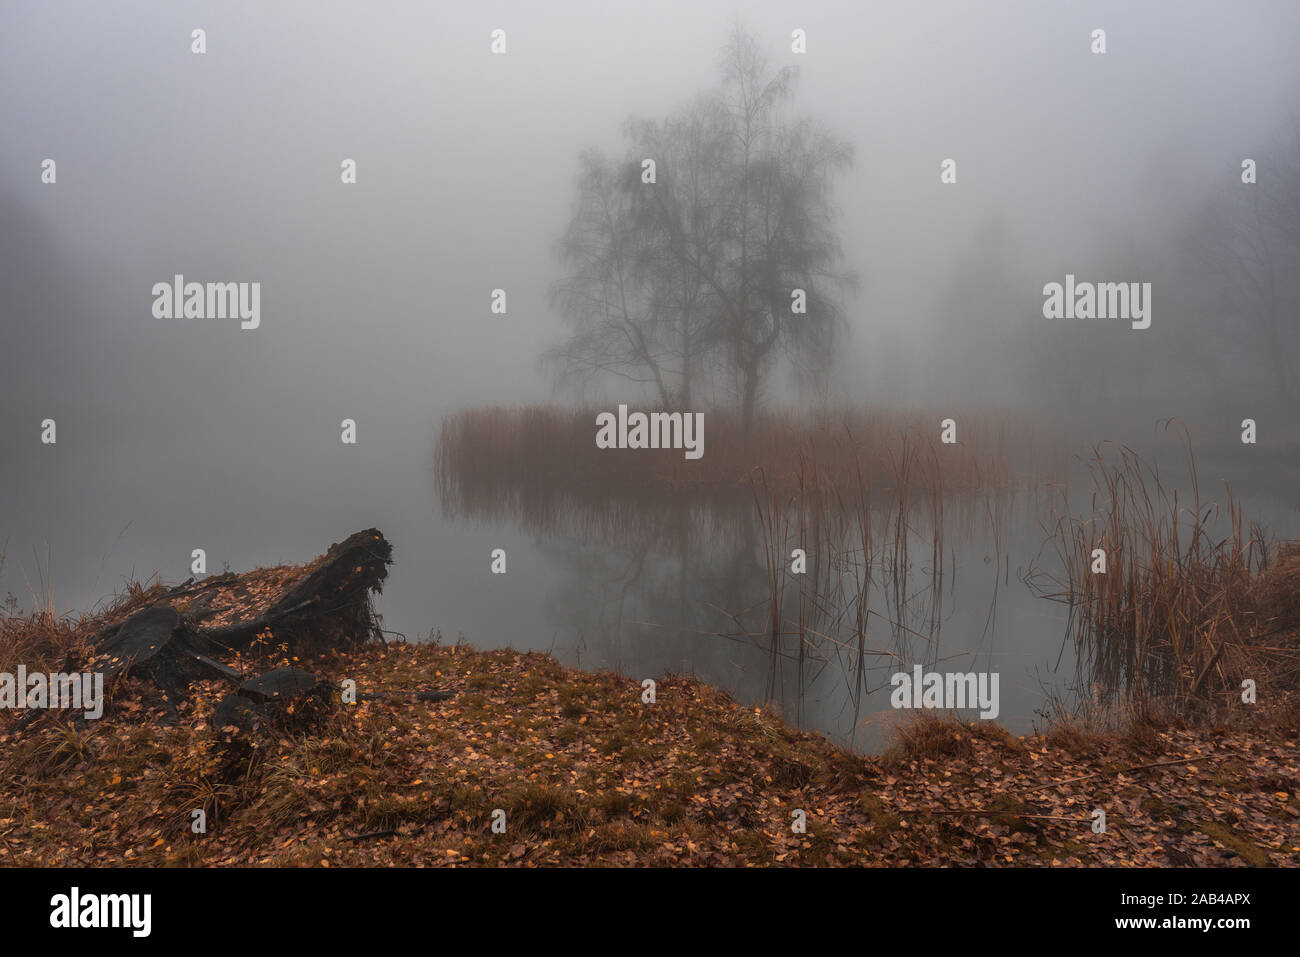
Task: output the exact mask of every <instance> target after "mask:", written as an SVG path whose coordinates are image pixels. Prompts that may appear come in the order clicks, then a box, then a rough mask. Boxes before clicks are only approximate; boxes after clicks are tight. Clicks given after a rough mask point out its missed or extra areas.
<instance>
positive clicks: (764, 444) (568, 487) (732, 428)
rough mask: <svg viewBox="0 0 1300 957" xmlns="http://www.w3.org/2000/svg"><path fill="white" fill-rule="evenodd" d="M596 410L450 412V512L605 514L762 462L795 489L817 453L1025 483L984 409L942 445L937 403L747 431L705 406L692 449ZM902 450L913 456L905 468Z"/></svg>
mask: <svg viewBox="0 0 1300 957" xmlns="http://www.w3.org/2000/svg"><path fill="white" fill-rule="evenodd" d="M598 411H599V410H596V409H563V408H559V407H557V406H526V407H522V408H505V407H500V406H496V407H489V408H480V409H470V410H466V411H462V412H459V413H456V414H454V415H451V416H449V417H447V418H446V419H444V420H443V423H442V429H441V433H440V435H439V438H438V441H437V445H436V449H435V455H434V465H435V477H436V483H437V488H438V491H439V494H440V498H441V501H442V507H443V511H444V513H445V514H447V515H448V517H457V516H460V515H473V516H477V517H485V518H504V517H514V518H518V517H521V516H522V517H524V519H525V520H526V521H529V522H530V523H532V524H536V525H541V526H544V525H547V524H548V523H550V522H554V521H557V520H560V518H561V516H564V517H565V518H566V519H567V517H568V516H567V515H566V513H568V512H570V511H572V510H573V509H574V508H587V509H590V510H592V512H593V513H594V514H596V515H600V514H601V513H602V510H603V509H605V508H607V507H608V506H609V505H610V504H611V503H614V502H617V501H620V500H622V501H627V500H633V501H635V502H637V504H639V505H652V504H654V502H655V501H656V500H660V501H674V502H680V501H682V500H683V499H689V500H691V501H694V502H699V503H702V504H703V503H708V504H713V503H718V502H726V501H735V500H736V499H737V498H738V497H741V498H743V497H745V496H746V494H747V490H748V487H749V481H750V475H751V474H752V473H753V472H754V471H755V470H757V471H759V472H761V473H763V474H764V475H766V476H767V478H768V481H769V482H770V483H771V484H773V486H774V487H775V490H776V491H778V492H781V493H789V492H797V491H798V488H799V482H800V473H799V470H798V469H797V468H796V466H797V464H798V463H799V462H800V461H804V460H806V461H811V462H816V463H817V480H818V483H819V485H820V486H822V487H827V488H842V489H852V488H853V487H854V486H855V485H857V484H858V482H859V481H860V480H866V481H868V482H870V483H871V484H872V485H876V486H885V485H888V484H890V483H891V482H898V481H905V482H907V483H908V484H909V485H910V486H915V487H917V488H923V489H929V488H935V487H940V486H942V487H943V488H944V489H946V490H948V491H956V490H961V489H968V490H969V489H979V490H986V491H987V490H990V489H1004V488H1012V487H1014V486H1016V485H1017V484H1018V482H1017V478H1016V473H1015V470H1014V468H1013V463H1012V459H1013V455H1012V451H1013V450H1012V446H1013V443H1012V441H1011V439H1010V438H1009V432H1008V428H1007V426H1006V425H1005V424H1004V423H1002V422H1001V421H996V420H993V419H988V418H980V417H977V416H971V417H969V418H963V420H962V422H961V423H960V429H961V431H960V435H959V438H960V441H959V442H958V443H957V444H956V445H946V446H941V445H940V443H939V422H940V417H939V416H937V415H935V416H924V415H920V414H916V413H888V412H872V411H867V410H843V411H840V412H837V413H833V414H832V413H809V414H796V413H793V412H767V413H764V414H762V415H760V416H759V418H758V420H757V422H756V424H755V426H754V431H753V437H752V438H751V440H750V441H749V442H748V443H746V442H745V441H744V439H743V437H742V436H743V433H742V430H741V428H740V422H739V421H738V420H737V418H736V417H735V416H733V415H730V414H728V413H726V412H709V413H707V414H706V416H705V430H704V439H705V446H704V447H705V452H704V456H703V457H702V458H700V459H698V460H687V459H686V458H685V457H684V455H683V454H682V452H681V450H675V449H600V448H597V447H596V444H595V436H596V425H595V422H596V415H597V412H598ZM1016 434H1021V433H1019V432H1017V433H1016ZM898 461H905V462H907V463H908V467H907V468H906V469H904V470H902V471H899V470H898V469H896V468H894V465H893V463H895V462H898ZM599 520H600V521H604V520H605V519H603V518H601V519H599Z"/></svg>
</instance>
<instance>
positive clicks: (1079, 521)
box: [1034, 447, 1300, 711]
mask: <svg viewBox="0 0 1300 957" xmlns="http://www.w3.org/2000/svg"><path fill="white" fill-rule="evenodd" d="M1187 471H1188V482H1187V484H1186V486H1185V488H1186V491H1180V489H1179V488H1177V487H1172V486H1170V485H1169V484H1167V483H1166V482H1165V481H1164V480H1163V479H1162V478H1161V476H1160V474H1159V471H1158V470H1157V469H1156V468H1154V467H1152V466H1150V465H1148V464H1146V463H1145V462H1144V461H1143V460H1142V459H1140V458H1139V457H1138V456H1137V454H1136V453H1134V452H1133V451H1132V450H1131V449H1129V448H1127V447H1120V448H1118V449H1117V450H1115V452H1114V453H1113V455H1112V456H1111V457H1110V458H1109V459H1108V458H1107V456H1106V455H1105V454H1104V453H1103V451H1102V450H1101V449H1096V450H1094V453H1093V458H1092V461H1091V463H1090V472H1091V474H1092V477H1093V482H1094V490H1093V493H1092V496H1091V508H1090V509H1089V512H1088V514H1086V515H1084V516H1082V517H1074V516H1070V515H1068V514H1066V515H1061V514H1059V513H1058V514H1057V516H1056V517H1055V522H1054V524H1052V525H1051V527H1050V534H1051V541H1052V542H1053V543H1054V545H1055V548H1054V550H1055V552H1056V556H1057V558H1058V559H1059V571H1057V572H1055V573H1053V574H1051V575H1044V574H1041V573H1037V572H1036V573H1035V575H1034V579H1035V580H1036V582H1037V583H1038V585H1039V589H1040V591H1041V592H1042V593H1043V594H1044V595H1045V596H1046V597H1049V598H1054V599H1056V600H1059V601H1063V602H1065V603H1067V604H1068V605H1069V607H1070V635H1071V636H1072V637H1073V639H1074V645H1075V648H1076V652H1077V655H1078V659H1079V665H1080V672H1079V673H1080V674H1081V675H1084V676H1086V678H1085V680H1091V681H1092V682H1093V684H1094V685H1095V692H1096V693H1097V694H1098V695H1100V696H1102V697H1104V698H1106V699H1109V698H1111V697H1112V696H1120V697H1122V698H1123V699H1124V700H1125V701H1126V702H1129V703H1132V702H1135V701H1137V702H1141V701H1147V700H1159V701H1160V702H1162V703H1165V704H1167V705H1169V706H1170V707H1173V708H1174V709H1175V710H1177V711H1186V710H1187V709H1189V708H1191V707H1193V706H1199V705H1212V704H1218V705H1224V704H1227V703H1229V702H1232V701H1237V702H1239V701H1240V700H1241V695H1242V682H1243V681H1244V680H1245V679H1248V678H1249V679H1253V680H1255V682H1256V683H1257V686H1258V688H1259V694H1260V695H1261V696H1263V695H1264V694H1265V693H1266V691H1265V689H1266V687H1267V688H1268V690H1269V691H1276V692H1283V691H1287V690H1291V689H1294V688H1295V687H1296V684H1297V679H1300V648H1297V641H1296V635H1295V631H1294V629H1295V627H1296V626H1297V625H1298V624H1300V616H1297V615H1291V616H1290V618H1289V619H1288V617H1287V612H1288V608H1291V607H1292V606H1290V605H1289V604H1288V603H1287V600H1283V599H1279V598H1278V597H1277V596H1279V595H1282V596H1286V595H1289V596H1290V598H1289V601H1296V596H1297V595H1300V556H1297V554H1296V551H1295V549H1294V548H1293V547H1292V548H1288V547H1285V546H1283V547H1278V546H1275V545H1274V544H1272V543H1271V542H1270V540H1269V537H1268V536H1267V534H1266V533H1265V531H1264V530H1263V529H1262V528H1260V527H1259V526H1258V525H1257V524H1251V525H1250V526H1247V523H1246V521H1245V518H1244V517H1243V514H1242V508H1241V505H1240V503H1239V502H1238V501H1237V499H1236V498H1235V496H1234V495H1233V494H1232V491H1231V489H1230V488H1225V495H1224V502H1223V505H1222V507H1220V505H1219V504H1218V503H1216V502H1213V501H1206V500H1204V499H1203V498H1202V496H1201V490H1200V485H1199V482H1198V480H1197V475H1196V463H1195V459H1194V457H1193V455H1192V453H1191V451H1190V448H1188V451H1187ZM1097 550H1101V552H1104V556H1105V571H1104V572H1101V571H1100V570H1099V569H1100V565H1099V564H1098V563H1097V557H1096V556H1097V554H1098V553H1097ZM1270 564H1272V565H1274V566H1275V568H1274V569H1273V570H1270ZM1270 600H1271V601H1273V603H1274V605H1276V606H1277V607H1276V608H1274V609H1272V610H1270V606H1269V604H1268V602H1269V601H1270Z"/></svg>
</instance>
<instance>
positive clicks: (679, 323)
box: [550, 29, 854, 435]
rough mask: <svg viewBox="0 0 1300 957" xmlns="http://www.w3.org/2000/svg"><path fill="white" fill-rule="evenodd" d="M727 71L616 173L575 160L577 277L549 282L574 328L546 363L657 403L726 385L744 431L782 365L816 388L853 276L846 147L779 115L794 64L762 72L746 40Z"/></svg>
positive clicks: (571, 235) (725, 62)
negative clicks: (797, 300) (848, 264)
mask: <svg viewBox="0 0 1300 957" xmlns="http://www.w3.org/2000/svg"><path fill="white" fill-rule="evenodd" d="M722 74H723V83H722V87H721V89H720V90H718V91H717V92H714V93H711V94H708V95H704V96H701V97H698V98H697V99H696V100H694V101H692V102H691V103H689V104H687V105H686V106H685V107H684V108H682V109H681V110H679V111H678V112H676V113H674V114H673V115H672V116H670V117H669V118H668V119H666V120H663V121H653V120H636V119H634V120H631V121H629V123H628V124H627V127H626V134H627V138H628V140H629V144H630V148H629V151H628V154H627V157H626V159H625V160H624V161H623V162H622V163H618V164H615V163H613V162H611V161H608V160H603V159H600V158H599V157H598V156H597V155H596V154H584V158H583V162H582V165H581V167H580V171H579V178H578V197H579V198H578V201H577V204H576V205H575V210H574V215H573V219H572V220H571V222H570V225H569V229H568V231H567V232H566V234H565V240H564V242H563V244H562V247H561V256H562V258H563V260H564V262H565V264H566V266H567V267H568V268H569V270H570V272H569V275H568V276H567V277H566V278H565V279H564V280H562V281H561V282H560V283H558V284H557V285H556V287H555V289H556V301H557V302H558V303H559V304H561V305H562V306H564V307H565V309H566V314H567V317H568V318H569V320H570V321H571V322H573V323H574V324H575V325H576V326H577V331H576V332H575V334H574V335H573V337H572V338H571V339H570V340H569V341H568V342H567V343H565V344H564V345H562V346H561V347H559V348H558V349H556V350H553V351H552V353H551V354H550V357H551V358H552V359H554V360H558V361H559V362H560V368H561V374H564V375H572V374H573V373H575V372H578V371H581V372H584V373H589V374H595V373H599V372H611V373H614V374H616V375H620V376H622V377H624V378H628V379H632V380H633V381H639V382H645V383H650V384H652V385H653V386H654V388H655V389H656V390H657V392H658V394H659V397H660V400H661V401H662V402H664V403H665V404H670V403H671V401H672V400H677V401H680V402H689V401H690V400H691V397H692V395H693V391H692V390H693V388H694V385H695V383H697V382H698V381H699V380H700V379H701V377H702V376H704V375H716V374H719V373H722V374H726V375H729V376H731V377H732V378H733V379H734V382H735V386H736V394H737V398H738V402H739V406H740V410H741V414H742V419H743V422H744V428H745V433H746V435H748V434H749V433H750V431H751V429H752V424H753V419H754V412H755V408H756V405H757V402H758V399H759V392H760V388H761V385H762V383H763V381H764V379H765V377H766V376H767V374H768V373H769V372H770V370H771V369H772V368H773V366H774V365H775V364H776V362H777V360H778V358H779V357H781V356H784V357H786V358H787V359H788V360H789V361H790V362H791V363H792V364H793V365H794V367H795V368H796V370H798V371H800V372H802V374H803V375H804V376H805V377H806V378H811V379H814V380H815V379H817V378H818V377H821V376H824V375H825V373H826V371H827V366H828V364H829V362H830V359H831V356H832V355H833V345H834V338H835V335H836V333H837V331H838V329H839V328H840V327H841V326H842V325H843V318H842V314H841V311H840V306H839V303H838V300H837V298H836V295H837V294H838V293H840V292H842V291H844V290H845V289H847V288H850V287H851V286H852V285H853V283H854V278H853V276H852V274H851V273H848V272H842V271H839V270H838V267H839V264H840V261H841V259H842V253H841V249H840V245H839V240H838V237H837V235H836V233H835V229H834V222H833V221H834V209H833V207H832V205H831V201H830V198H831V197H830V193H831V186H832V185H833V181H834V179H835V176H836V174H838V173H839V172H841V171H842V170H844V169H846V168H847V167H848V165H849V164H850V162H851V160H852V149H851V147H850V146H849V144H848V143H846V142H844V141H843V140H841V139H839V138H838V137H836V136H835V135H833V134H832V133H831V132H829V131H828V130H826V129H825V128H823V127H822V126H820V125H819V124H817V123H816V122H814V121H812V120H809V119H789V118H787V116H786V108H787V107H788V105H789V100H790V97H791V91H792V84H793V81H794V78H795V71H794V69H793V68H792V67H786V68H782V69H779V70H773V69H771V68H770V66H769V63H768V61H767V59H766V58H765V57H764V56H763V55H762V53H761V52H760V51H759V49H758V46H757V44H756V42H755V41H754V39H753V38H752V37H751V36H749V35H748V34H746V33H745V32H744V31H742V30H739V29H737V30H736V31H734V32H733V34H732V36H731V38H730V40H729V41H728V43H727V45H726V46H725V48H724V50H723V56H722ZM644 159H653V160H654V161H655V170H656V177H655V182H653V183H645V182H642V179H641V175H640V174H641V169H642V166H641V163H642V161H643V160H644ZM796 290H802V295H803V298H804V302H805V311H804V312H796V311H795V309H794V308H793V303H794V296H795V291H796Z"/></svg>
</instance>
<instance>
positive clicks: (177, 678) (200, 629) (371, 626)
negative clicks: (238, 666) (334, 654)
mask: <svg viewBox="0 0 1300 957" xmlns="http://www.w3.org/2000/svg"><path fill="white" fill-rule="evenodd" d="M392 554H393V549H392V546H391V545H390V544H389V543H388V541H387V540H386V539H385V538H384V536H383V535H382V534H380V532H379V531H378V529H373V528H371V529H366V530H365V531H362V532H357V533H356V534H354V535H350V536H349V537H348V538H346V539H344V540H343V541H342V542H338V543H335V544H334V545H331V546H330V548H329V550H328V551H327V552H326V553H325V555H324V556H323V557H322V558H321V559H320V560H319V561H317V562H313V563H311V564H310V565H307V566H303V571H302V573H301V574H297V575H295V574H294V573H293V570H292V569H291V570H289V571H287V572H284V574H283V578H284V582H283V585H282V593H281V594H279V595H276V596H274V600H273V601H272V602H271V603H270V604H269V606H267V607H265V608H264V609H260V610H259V612H258V613H257V614H245V615H243V616H242V617H241V616H240V615H239V614H238V612H239V609H238V608H234V609H233V610H232V609H231V608H225V609H220V608H219V609H214V608H213V603H214V602H215V601H218V600H219V597H220V595H221V593H222V590H223V589H229V588H231V587H232V586H237V585H239V584H240V583H241V581H251V580H253V578H254V576H257V575H259V574H265V573H264V572H263V571H262V570H255V571H254V572H250V573H248V575H247V576H240V575H234V574H225V575H215V576H213V577H211V578H207V579H204V580H202V581H199V582H195V581H193V580H192V579H191V580H190V581H187V582H184V583H183V584H181V585H178V586H177V587H175V588H173V589H171V590H169V591H168V592H167V593H166V594H164V595H163V596H162V598H161V599H159V601H158V602H157V603H156V604H154V605H153V606H152V607H150V608H146V609H144V610H143V611H141V612H138V613H136V614H135V615H132V616H131V617H130V618H128V619H126V620H125V621H120V622H116V623H114V624H112V625H110V626H109V627H107V628H105V629H104V630H103V631H101V632H100V634H99V636H98V637H97V638H96V639H95V642H94V649H95V650H94V654H93V656H92V659H91V667H92V668H94V669H95V670H98V671H102V672H103V674H104V678H105V680H106V681H107V680H110V679H112V678H115V677H117V676H118V675H120V674H122V673H126V674H131V675H136V676H140V677H146V678H148V679H150V680H151V681H153V683H154V684H156V685H157V686H158V687H159V688H161V689H162V691H163V693H164V695H165V696H166V698H167V703H168V709H169V711H170V713H171V714H172V715H173V716H174V715H175V713H176V712H175V706H176V703H177V702H178V701H179V700H180V699H181V698H182V697H183V695H184V693H185V689H186V687H187V686H188V685H189V684H190V683H191V682H192V681H195V680H199V679H203V678H223V679H227V680H230V681H242V680H243V679H244V675H242V674H240V673H239V672H238V671H236V670H235V669H234V668H231V667H230V666H229V665H226V664H223V663H222V662H221V661H220V660H218V656H220V655H221V654H223V653H225V652H228V651H231V650H234V649H238V648H242V647H247V646H248V645H249V644H251V643H252V642H253V641H254V640H255V639H256V638H257V636H258V635H260V634H264V633H266V632H268V631H269V632H270V633H272V634H273V635H274V636H275V640H276V641H277V642H281V641H283V642H284V643H286V644H287V645H288V646H289V647H290V649H292V650H294V651H299V650H307V649H308V648H310V647H319V646H345V645H356V644H360V643H363V642H365V641H369V640H371V639H372V638H375V637H378V636H379V635H380V631H379V627H378V621H377V620H376V618H375V614H374V610H373V606H372V604H371V602H372V599H373V596H374V594H375V593H376V592H378V591H380V589H381V588H382V584H383V580H384V578H385V577H387V575H388V565H389V564H390V563H391V562H392ZM264 587H269V588H271V589H272V592H274V589H275V587H276V582H274V581H272V583H271V584H270V585H269V586H266V585H264ZM218 614H225V615H226V616H230V615H234V616H235V620H234V621H230V622H226V623H223V624H221V625H219V626H215V627H210V626H207V625H205V624H204V622H205V621H206V620H208V619H211V618H212V617H214V616H216V615H218ZM264 677H265V676H264ZM255 696H256V695H255V690H254V691H253V693H250V695H248V697H255Z"/></svg>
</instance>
